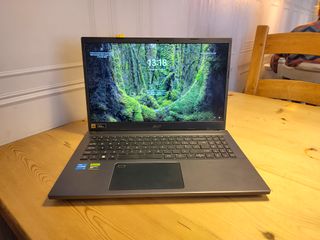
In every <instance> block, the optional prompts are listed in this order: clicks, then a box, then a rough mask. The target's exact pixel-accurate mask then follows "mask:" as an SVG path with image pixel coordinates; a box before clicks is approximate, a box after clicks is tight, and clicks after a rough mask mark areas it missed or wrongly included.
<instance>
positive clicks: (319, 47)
mask: <svg viewBox="0 0 320 240" xmlns="http://www.w3.org/2000/svg"><path fill="white" fill-rule="evenodd" d="M268 32H269V27H268V26H264V25H261V26H258V27H257V32H256V37H255V41H254V46H253V52H252V58H251V63H250V68H249V74H248V78H247V82H246V88H245V93H248V94H253V95H259V96H265V97H270V98H278V99H285V100H294V101H299V102H305V103H310V104H314V105H320V84H317V83H311V82H305V81H303V80H283V79H260V73H261V69H262V66H263V62H264V61H263V60H264V55H265V54H277V53H278V54H280V53H288V54H306V55H315V56H320V33H311V32H303V33H302V32H294V33H278V34H268Z"/></svg>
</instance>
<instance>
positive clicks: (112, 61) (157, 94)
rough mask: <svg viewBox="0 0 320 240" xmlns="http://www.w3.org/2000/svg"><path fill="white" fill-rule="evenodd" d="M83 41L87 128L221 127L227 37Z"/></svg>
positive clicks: (227, 46) (227, 69)
mask: <svg viewBox="0 0 320 240" xmlns="http://www.w3.org/2000/svg"><path fill="white" fill-rule="evenodd" d="M81 42H82V53H83V66H84V78H85V89H86V100H87V113H88V125H89V130H90V131H108V130H112V131H115V130H206V129H207V130H222V129H225V120H226V101H227V86H228V75H229V65H230V52H231V39H209V38H208V39H183V38H96V37H83V38H82V39H81Z"/></svg>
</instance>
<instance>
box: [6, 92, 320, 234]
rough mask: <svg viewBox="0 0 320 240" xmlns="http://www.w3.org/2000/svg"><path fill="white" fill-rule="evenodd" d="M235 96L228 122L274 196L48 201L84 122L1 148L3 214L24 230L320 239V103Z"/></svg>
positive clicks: (232, 95) (15, 227) (16, 229)
mask: <svg viewBox="0 0 320 240" xmlns="http://www.w3.org/2000/svg"><path fill="white" fill-rule="evenodd" d="M228 101H229V102H228V107H229V108H228V114H227V129H228V130H229V131H230V133H231V135H232V136H233V137H234V138H235V140H236V141H237V143H238V144H239V145H240V147H241V148H242V150H243V151H244V152H245V154H246V155H247V156H248V158H249V159H250V161H251V162H252V163H253V165H254V166H255V167H256V168H257V170H258V172H259V173H260V174H261V176H262V177H263V178H264V180H265V181H266V182H267V184H268V185H269V186H270V188H271V190H272V192H271V194H270V195H268V196H267V197H266V196H260V197H201V198H200V197H198V198H190V197H188V198H150V199H113V200H90V201H55V200H48V199H47V194H48V192H49V190H50V189H51V187H52V185H53V183H54V181H55V180H56V179H57V177H58V175H59V174H60V173H61V171H62V169H63V168H64V166H65V164H66V163H67V161H68V160H69V157H70V156H71V154H72V153H73V151H74V150H75V149H76V147H77V145H78V144H79V142H80V140H81V139H82V137H83V135H84V133H85V132H86V131H87V125H86V124H87V123H86V122H85V121H79V122H74V123H71V124H68V125H65V126H62V127H60V128H56V129H53V130H50V131H47V132H43V133H41V134H37V135H35V136H32V137H28V138H25V139H22V140H19V141H17V142H14V143H11V144H7V145H4V146H2V147H0V164H1V166H0V211H1V215H2V216H3V217H4V218H5V219H6V221H7V222H8V224H9V225H10V227H11V228H12V229H13V231H14V232H15V233H16V234H17V236H18V237H19V238H20V239H23V238H24V239H41V240H42V239H55V240H57V239H64V240H66V239H77V240H78V239H92V240H93V239H110V240H111V239H112V240H118V239H119V240H121V239H131V240H133V239H135V240H136V239H152V240H157V239H165V240H170V239H192V240H194V239H197V240H198V239H245V240H248V239H269V240H272V239H299V240H300V239H308V240H312V239H320V208H319V202H320V187H319V182H320V137H319V136H320V108H319V107H314V106H308V105H302V104H296V103H291V102H286V101H280V100H272V99H267V98H263V97H257V96H251V95H244V94H240V93H230V94H229V100H228ZM230 177H232V176H230Z"/></svg>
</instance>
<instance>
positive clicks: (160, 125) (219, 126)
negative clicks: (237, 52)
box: [81, 37, 232, 131]
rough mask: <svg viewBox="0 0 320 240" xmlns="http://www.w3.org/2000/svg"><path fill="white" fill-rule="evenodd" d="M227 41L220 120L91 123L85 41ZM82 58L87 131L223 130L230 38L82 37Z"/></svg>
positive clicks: (225, 112)
mask: <svg viewBox="0 0 320 240" xmlns="http://www.w3.org/2000/svg"><path fill="white" fill-rule="evenodd" d="M94 42H101V43H170V44H172V43H173V44H174V43H176V44H178V43H187V44H188V43H194V44H196V43H198V44H199V43H204V44H206V43H209V44H210V43H228V44H229V49H228V50H229V51H228V58H227V59H228V65H227V73H226V86H225V99H224V116H223V118H222V119H220V120H212V121H204V122H105V123H101V124H98V125H97V124H96V123H91V119H90V106H89V92H88V88H87V85H88V80H87V77H86V70H87V69H86V51H85V45H86V44H87V43H94ZM81 46H82V60H83V71H84V81H85V92H86V106H87V119H88V129H89V131H135V130H141V131H155V130H224V129H225V125H226V114H227V95H228V85H229V74H230V58H231V47H232V39H231V38H108V37H82V38H81Z"/></svg>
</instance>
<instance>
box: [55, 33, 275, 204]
mask: <svg viewBox="0 0 320 240" xmlns="http://www.w3.org/2000/svg"><path fill="white" fill-rule="evenodd" d="M82 52H83V67H84V78H85V90H86V99H87V111H88V128H89V132H88V133H87V134H86V135H85V137H84V138H83V140H82V141H81V143H80V145H79V146H78V148H77V149H76V151H75V152H74V154H73V156H72V157H71V159H70V160H69V162H68V164H67V165H66V167H65V169H64V170H63V172H62V173H61V175H60V176H59V178H58V180H57V181H56V183H55V184H54V186H53V188H52V190H51V191H50V193H49V198H53V199H92V198H119V197H157V196H159V197H164V196H201V195H208V196H209V195H212V196H221V195H223V196H227V195H259V194H268V193H270V189H269V188H268V186H267V185H266V184H265V182H264V181H263V179H262V178H261V177H260V176H259V174H258V172H257V171H256V170H255V169H254V167H253V166H252V164H251V163H250V162H249V160H248V159H247V158H246V156H245V155H244V154H243V152H242V151H241V150H240V148H239V147H238V146H237V144H236V143H235V141H234V140H233V139H232V137H231V136H230V134H229V133H228V132H227V131H226V130H225V123H226V106H227V104H226V103H227V86H228V74H229V66H230V52H231V39H209V38H207V39H182V38H94V37H83V38H82Z"/></svg>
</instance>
